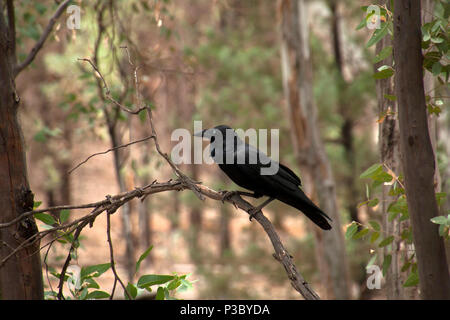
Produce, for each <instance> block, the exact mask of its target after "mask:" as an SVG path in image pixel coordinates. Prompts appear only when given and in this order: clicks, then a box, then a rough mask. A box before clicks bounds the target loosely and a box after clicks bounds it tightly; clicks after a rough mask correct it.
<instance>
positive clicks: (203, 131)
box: [194, 129, 208, 137]
mask: <svg viewBox="0 0 450 320" xmlns="http://www.w3.org/2000/svg"><path fill="white" fill-rule="evenodd" d="M206 130H208V129H205V130H202V131H199V132H196V133H194V137H203V136H204V135H205V132H206Z"/></svg>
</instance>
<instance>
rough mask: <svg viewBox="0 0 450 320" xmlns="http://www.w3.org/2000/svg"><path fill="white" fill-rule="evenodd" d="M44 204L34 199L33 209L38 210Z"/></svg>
mask: <svg viewBox="0 0 450 320" xmlns="http://www.w3.org/2000/svg"><path fill="white" fill-rule="evenodd" d="M41 204H42V201H34V202H33V210H36V209H37V208H39V206H40V205H41Z"/></svg>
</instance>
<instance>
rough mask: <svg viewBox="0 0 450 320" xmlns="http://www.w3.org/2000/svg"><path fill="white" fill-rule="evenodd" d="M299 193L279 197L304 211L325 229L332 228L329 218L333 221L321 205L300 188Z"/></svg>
mask: <svg viewBox="0 0 450 320" xmlns="http://www.w3.org/2000/svg"><path fill="white" fill-rule="evenodd" d="M299 191H300V192H299V193H298V192H296V193H295V194H291V195H290V196H286V197H283V198H282V199H281V198H279V200H280V201H282V202H284V203H286V204H288V205H290V206H292V207H294V208H297V209H298V210H300V211H301V212H303V213H304V214H305V215H306V216H307V217H308V218H309V219H311V220H312V221H313V222H314V223H315V224H316V225H318V226H319V227H320V228H322V229H323V230H330V229H331V225H330V224H329V223H328V221H327V219H328V220H330V221H332V220H331V218H330V217H329V216H327V215H326V213H325V212H323V211H322V210H321V209H320V208H319V207H317V206H316V205H315V204H314V203H313V202H312V201H311V200H310V199H309V198H308V197H307V196H306V195H305V194H304V193H303V191H301V190H300V189H299Z"/></svg>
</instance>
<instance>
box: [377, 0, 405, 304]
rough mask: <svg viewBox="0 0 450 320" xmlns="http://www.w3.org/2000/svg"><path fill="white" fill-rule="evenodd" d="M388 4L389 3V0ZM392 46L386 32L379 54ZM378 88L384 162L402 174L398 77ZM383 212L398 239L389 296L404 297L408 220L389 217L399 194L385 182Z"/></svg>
mask: <svg viewBox="0 0 450 320" xmlns="http://www.w3.org/2000/svg"><path fill="white" fill-rule="evenodd" d="M387 2H388V3H387V4H386V5H388V6H389V1H387ZM388 46H392V40H391V38H390V36H385V37H384V38H383V39H381V40H380V41H379V42H378V43H377V46H376V54H378V53H379V52H380V51H381V50H382V49H383V48H386V47H388ZM392 64H393V59H392V56H390V57H388V58H386V59H385V60H383V61H381V62H379V63H377V64H375V69H377V68H378V67H380V66H381V65H389V66H392ZM376 92H377V101H378V114H379V115H380V116H382V115H385V117H384V120H383V121H381V122H380V123H379V125H378V136H379V148H380V158H381V163H383V164H384V165H386V166H387V167H388V168H390V169H391V170H392V171H393V172H395V173H396V174H397V175H399V174H400V173H401V172H402V171H401V164H400V137H399V131H398V118H397V111H398V108H397V102H396V101H390V100H389V99H387V98H385V95H394V81H393V78H387V79H380V80H377V81H376ZM381 188H382V190H381V201H380V206H381V216H382V219H383V221H382V224H383V230H384V231H385V232H386V233H387V234H389V235H393V236H394V237H395V240H394V241H393V242H392V244H391V245H389V246H386V247H385V248H384V249H383V251H384V255H385V256H386V255H387V254H390V255H391V256H392V261H391V265H390V266H389V268H388V270H387V274H386V295H387V298H388V299H389V300H391V299H404V298H405V296H404V288H403V285H402V283H403V281H404V277H403V276H402V274H401V271H400V269H401V265H400V263H401V255H400V252H399V250H400V246H401V242H402V240H401V232H402V230H403V229H404V228H405V226H404V224H405V223H406V222H407V221H404V222H400V221H399V220H398V219H395V220H393V221H392V222H389V221H388V216H389V215H388V213H387V209H388V207H389V205H390V204H391V203H392V202H395V201H396V200H397V198H398V196H389V195H388V192H389V189H390V188H391V186H388V185H384V184H383V185H382V186H381Z"/></svg>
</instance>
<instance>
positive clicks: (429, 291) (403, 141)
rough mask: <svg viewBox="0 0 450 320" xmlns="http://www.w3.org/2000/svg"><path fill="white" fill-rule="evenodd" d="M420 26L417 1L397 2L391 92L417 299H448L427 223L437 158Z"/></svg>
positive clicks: (437, 246)
mask: <svg viewBox="0 0 450 320" xmlns="http://www.w3.org/2000/svg"><path fill="white" fill-rule="evenodd" d="M420 27H421V24H420V1H407V0H403V1H395V2H394V32H395V36H394V61H395V63H396V64H395V92H396V96H397V101H398V105H399V110H398V111H399V112H398V116H399V123H400V147H401V151H402V166H403V170H404V176H405V187H406V197H407V202H408V208H409V214H410V217H411V218H410V219H411V224H412V229H413V238H414V246H415V249H416V256H417V265H418V270H419V286H420V290H421V297H422V298H423V299H450V276H449V272H448V267H447V260H446V256H445V248H444V241H443V239H442V237H440V236H439V234H438V226H437V225H436V224H433V223H432V222H431V221H430V219H431V218H433V217H435V216H437V215H439V211H438V207H437V203H436V199H435V193H434V173H435V159H434V153H433V148H432V145H431V140H430V135H429V131H428V121H427V120H428V116H427V111H426V105H425V94H424V85H423V67H422V65H423V57H422V49H421V30H420Z"/></svg>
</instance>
